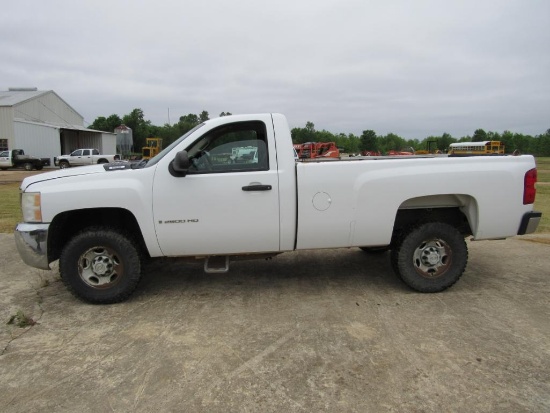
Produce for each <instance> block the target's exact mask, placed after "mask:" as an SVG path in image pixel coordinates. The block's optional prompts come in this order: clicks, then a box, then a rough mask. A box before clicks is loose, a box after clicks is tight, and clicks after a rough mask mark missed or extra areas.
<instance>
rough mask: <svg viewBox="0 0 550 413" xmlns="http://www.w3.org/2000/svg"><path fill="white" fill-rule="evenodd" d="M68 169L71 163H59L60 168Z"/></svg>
mask: <svg viewBox="0 0 550 413" xmlns="http://www.w3.org/2000/svg"><path fill="white" fill-rule="evenodd" d="M68 167H69V162H67V161H61V162H59V168H61V169H65V168H68Z"/></svg>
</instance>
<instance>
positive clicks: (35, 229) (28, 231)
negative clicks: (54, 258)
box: [15, 223, 50, 270]
mask: <svg viewBox="0 0 550 413" xmlns="http://www.w3.org/2000/svg"><path fill="white" fill-rule="evenodd" d="M49 226H50V224H27V223H20V224H17V227H16V228H15V245H16V246H17V251H19V255H20V256H21V258H22V259H23V262H24V263H25V264H27V265H30V266H31V267H35V268H40V269H42V270H49V269H50V263H49V262H48V228H49Z"/></svg>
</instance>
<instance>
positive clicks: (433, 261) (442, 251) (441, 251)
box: [413, 239, 452, 278]
mask: <svg viewBox="0 0 550 413" xmlns="http://www.w3.org/2000/svg"><path fill="white" fill-rule="evenodd" d="M451 257H452V250H451V248H450V247H449V245H448V244H447V243H446V242H445V241H443V240H441V239H433V240H428V241H424V242H423V243H421V244H420V245H419V246H418V248H417V249H416V250H415V251H414V255H413V262H414V266H415V269H416V271H417V272H418V273H419V274H420V275H422V276H423V277H427V278H434V277H439V276H441V275H443V274H444V273H445V272H446V271H447V270H448V269H449V268H450V266H451Z"/></svg>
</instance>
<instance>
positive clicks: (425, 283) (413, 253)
mask: <svg viewBox="0 0 550 413" xmlns="http://www.w3.org/2000/svg"><path fill="white" fill-rule="evenodd" d="M467 262H468V247H467V246H466V242H465V241H464V236H463V235H462V234H461V233H460V232H459V231H458V230H457V229H456V228H455V227H453V226H451V225H448V224H444V223H442V222H430V223H425V224H422V225H420V226H417V227H415V228H413V229H412V230H410V231H409V232H406V233H404V234H403V235H402V236H401V237H400V239H399V241H398V242H396V247H395V249H393V250H392V254H391V264H392V268H393V269H394V271H395V272H396V273H397V275H398V276H399V277H400V278H401V279H402V280H403V282H405V284H407V285H408V286H409V287H411V288H412V289H413V290H416V291H419V292H423V293H435V292H439V291H443V290H445V289H447V288H449V287H450V286H452V285H453V284H454V283H456V282H457V281H458V280H459V278H460V277H461V276H462V274H463V273H464V270H465V269H466V264H467Z"/></svg>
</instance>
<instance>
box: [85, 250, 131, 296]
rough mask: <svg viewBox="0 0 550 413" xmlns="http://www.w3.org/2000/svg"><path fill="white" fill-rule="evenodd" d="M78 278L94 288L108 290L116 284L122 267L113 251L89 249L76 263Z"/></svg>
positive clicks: (122, 269)
mask: <svg viewBox="0 0 550 413" xmlns="http://www.w3.org/2000/svg"><path fill="white" fill-rule="evenodd" d="M78 269H79V274H80V278H81V279H82V280H83V281H84V282H85V283H86V284H88V285H90V286H92V287H96V288H108V287H111V286H112V284H114V283H116V282H117V280H118V278H119V277H118V276H119V274H123V271H124V267H123V265H122V262H121V260H120V259H119V257H118V254H117V252H116V251H115V250H113V249H112V248H108V247H94V248H90V249H89V250H88V251H86V252H85V253H84V254H82V255H81V256H80V259H79V262H78Z"/></svg>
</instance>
